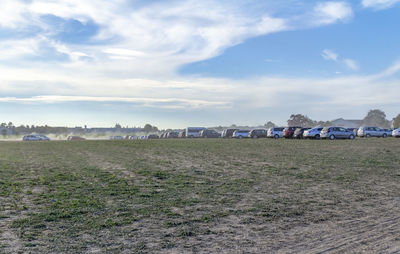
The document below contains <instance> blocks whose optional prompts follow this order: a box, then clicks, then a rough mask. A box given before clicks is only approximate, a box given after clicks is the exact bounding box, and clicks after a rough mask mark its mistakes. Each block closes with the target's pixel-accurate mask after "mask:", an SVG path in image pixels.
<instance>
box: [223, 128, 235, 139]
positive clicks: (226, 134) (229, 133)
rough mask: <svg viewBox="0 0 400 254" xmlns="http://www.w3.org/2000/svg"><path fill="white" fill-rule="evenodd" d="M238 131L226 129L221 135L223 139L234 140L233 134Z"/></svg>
mask: <svg viewBox="0 0 400 254" xmlns="http://www.w3.org/2000/svg"><path fill="white" fill-rule="evenodd" d="M236 130H237V129H225V130H223V131H222V133H221V137H222V138H232V136H233V133H234V132H235V131H236Z"/></svg>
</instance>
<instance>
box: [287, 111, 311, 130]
mask: <svg viewBox="0 0 400 254" xmlns="http://www.w3.org/2000/svg"><path fill="white" fill-rule="evenodd" d="M287 123H288V125H289V126H301V127H312V126H315V124H316V122H315V121H314V120H312V119H311V118H309V117H308V116H305V115H302V114H292V115H291V116H290V118H289V120H288V121H287Z"/></svg>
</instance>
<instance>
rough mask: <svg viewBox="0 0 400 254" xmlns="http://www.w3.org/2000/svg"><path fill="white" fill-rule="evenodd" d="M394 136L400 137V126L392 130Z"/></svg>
mask: <svg viewBox="0 0 400 254" xmlns="http://www.w3.org/2000/svg"><path fill="white" fill-rule="evenodd" d="M392 136H393V137H396V138H400V128H398V129H394V130H393V131H392Z"/></svg>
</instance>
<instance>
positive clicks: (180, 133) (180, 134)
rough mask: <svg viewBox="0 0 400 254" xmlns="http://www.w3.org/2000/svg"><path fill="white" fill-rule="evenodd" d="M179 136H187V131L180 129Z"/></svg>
mask: <svg viewBox="0 0 400 254" xmlns="http://www.w3.org/2000/svg"><path fill="white" fill-rule="evenodd" d="M178 138H186V131H180V132H179V134H178Z"/></svg>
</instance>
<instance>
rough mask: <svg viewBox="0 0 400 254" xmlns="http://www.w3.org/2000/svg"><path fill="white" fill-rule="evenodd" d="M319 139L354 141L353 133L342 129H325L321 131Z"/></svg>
mask: <svg viewBox="0 0 400 254" xmlns="http://www.w3.org/2000/svg"><path fill="white" fill-rule="evenodd" d="M321 138H323V139H327V138H328V139H330V140H334V139H354V138H355V135H354V132H352V131H349V130H348V129H346V128H343V127H325V128H323V129H322V131H321Z"/></svg>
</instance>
